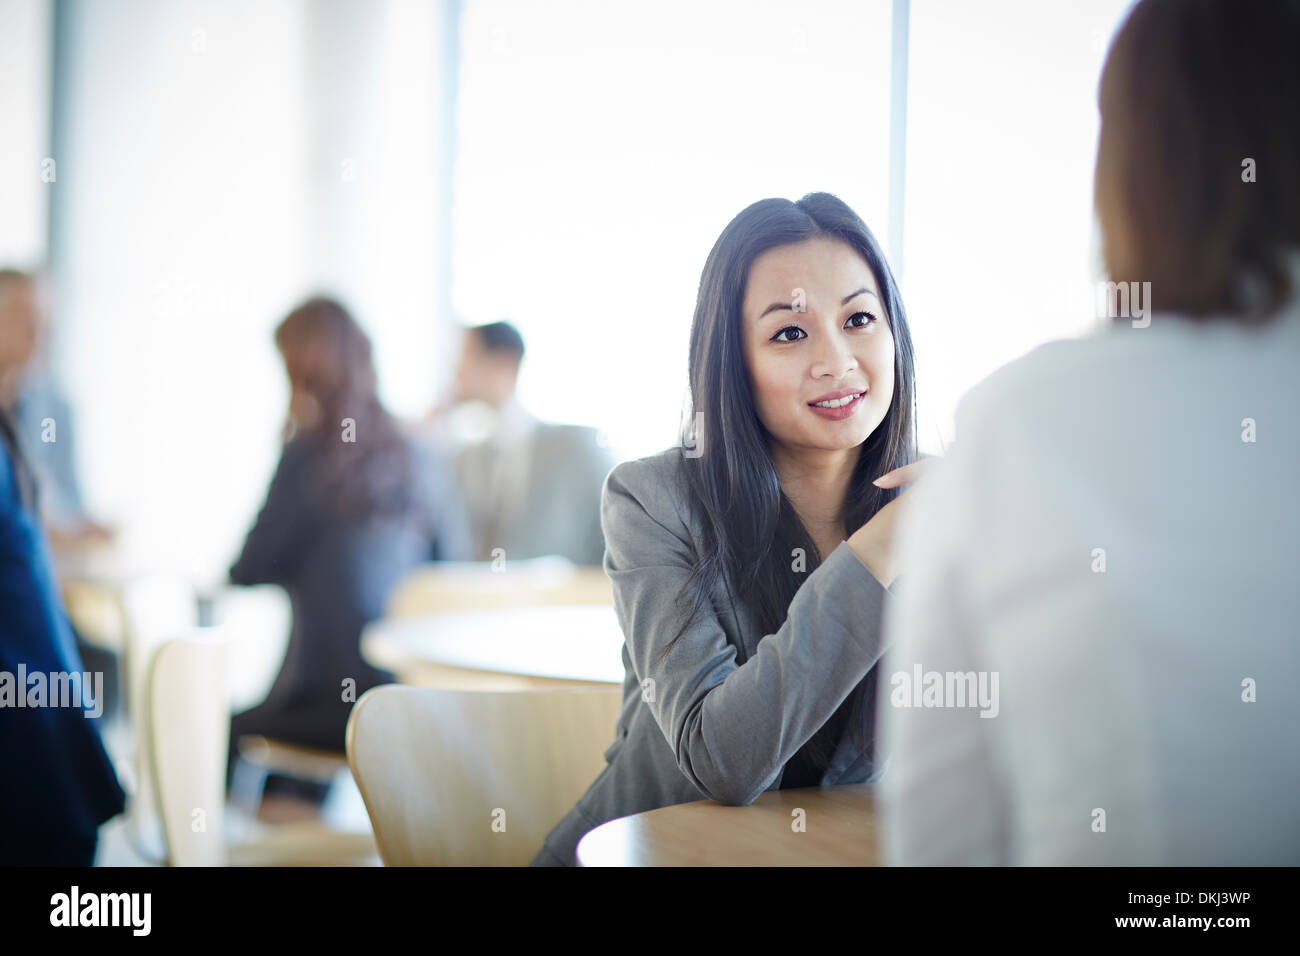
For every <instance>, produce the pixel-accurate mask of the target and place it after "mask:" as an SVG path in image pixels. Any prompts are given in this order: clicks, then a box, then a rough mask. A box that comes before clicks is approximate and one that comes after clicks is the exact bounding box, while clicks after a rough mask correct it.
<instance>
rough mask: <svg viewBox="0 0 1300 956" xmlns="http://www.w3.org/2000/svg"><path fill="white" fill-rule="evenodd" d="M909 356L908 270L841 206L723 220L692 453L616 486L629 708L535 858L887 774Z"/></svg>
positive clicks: (678, 450)
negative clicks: (665, 815)
mask: <svg viewBox="0 0 1300 956" xmlns="http://www.w3.org/2000/svg"><path fill="white" fill-rule="evenodd" d="M912 366H913V363H912V346H911V335H910V333H909V331H908V328H907V318H906V313H905V312H904V309H903V303H902V299H901V297H900V296H899V293H898V287H897V285H896V283H895V282H894V277H893V275H892V273H891V272H890V269H889V266H888V264H887V263H886V262H885V258H884V255H883V254H882V252H881V250H880V246H879V244H878V243H877V242H876V239H875V237H874V236H873V235H872V234H871V232H870V230H869V229H867V227H866V225H865V224H864V223H863V222H862V220H861V219H860V218H859V217H858V216H857V214H856V213H854V212H853V210H851V209H850V208H849V207H848V206H847V205H845V204H844V203H843V202H841V201H840V200H839V199H837V198H836V197H834V196H831V195H829V194H827V193H813V194H810V195H808V196H805V197H804V198H803V199H801V200H799V201H798V202H790V201H788V200H784V199H765V200H762V201H760V202H757V203H754V204H753V205H751V206H749V207H748V208H746V209H744V210H743V211H742V212H741V213H740V214H739V215H738V216H736V217H735V218H734V219H733V220H732V221H731V223H730V224H729V225H728V226H727V227H726V229H724V230H723V232H722V235H721V236H720V237H719V238H718V240H717V242H716V243H715V244H714V247H713V251H712V252H711V253H710V254H709V257H708V260H707V261H706V263H705V266H704V273H703V276H702V277H701V280H700V287H699V298H698V301H697V304H696V309H695V317H694V321H693V324H692V328H691V350H690V365H689V373H690V383H691V406H692V411H693V414H692V415H690V416H688V418H689V419H690V420H691V425H690V427H689V428H688V429H687V430H686V432H685V434H683V435H682V446H681V447H673V448H669V449H667V450H666V451H663V452H660V453H659V454H657V455H651V456H649V457H646V458H642V459H639V460H636V461H629V462H624V463H623V464H621V465H619V466H618V467H617V468H615V469H614V470H613V471H612V472H611V473H610V474H609V477H608V478H607V479H606V485H605V495H604V501H603V505H602V514H601V518H602V526H603V530H604V532H605V539H606V553H605V571H606V573H608V575H609V577H610V581H611V583H612V586H613V593H614V604H615V608H616V610H617V611H618V615H619V621H620V624H621V625H622V628H623V634H624V646H623V663H624V669H625V675H626V676H625V678H624V700H623V710H622V713H621V714H620V716H619V721H618V727H617V730H616V733H615V738H614V741H613V742H612V743H611V744H610V746H609V748H608V749H607V750H606V752H605V757H606V760H607V761H608V765H607V766H606V768H605V769H604V771H603V772H602V773H601V775H600V776H599V777H598V778H597V779H596V780H595V781H594V782H593V783H592V785H591V786H590V787H589V788H588V789H587V792H586V793H585V794H583V796H582V798H581V799H579V801H578V803H577V805H576V806H575V807H574V808H573V809H572V810H571V811H570V813H569V814H568V815H567V816H566V817H565V818H564V819H563V820H562V821H561V822H560V823H559V824H558V825H557V826H556V827H555V829H554V830H553V831H552V832H551V833H550V834H549V835H548V837H547V839H546V843H545V846H544V847H543V848H542V850H541V852H540V853H539V854H538V856H537V858H536V860H535V861H534V862H535V863H536V864H539V865H541V864H545V865H572V863H573V862H574V848H575V847H576V845H577V843H578V840H579V839H581V837H582V836H583V834H584V833H586V832H587V831H588V830H590V829H592V828H594V827H596V826H598V825H600V824H601V823H604V822H605V821H607V820H612V819H615V818H617V817H622V816H627V815H629V814H633V813H639V812H641V811H644V810H650V809H655V808H658V807H664V806H669V805H672V804H678V803H686V802H689V801H692V800H698V799H699V798H700V797H701V796H705V797H712V798H713V799H715V800H718V801H721V802H723V803H730V804H748V803H751V802H753V800H754V799H755V798H757V797H758V795H759V794H760V793H762V792H763V791H765V790H774V789H788V788H791V787H803V786H812V785H818V784H825V785H831V784H846V783H862V782H865V781H867V780H871V779H874V778H875V777H876V775H877V774H878V763H879V761H878V760H877V756H876V754H875V752H874V747H873V726H872V724H873V720H874V713H875V708H874V701H875V696H876V687H877V684H878V680H877V667H876V664H877V661H878V660H879V659H880V656H881V654H882V653H883V650H884V648H883V645H882V643H881V641H880V621H881V613H882V609H883V607H884V606H885V603H886V601H887V597H886V596H887V595H888V593H889V592H888V590H887V588H888V587H889V584H890V582H891V581H892V580H893V571H892V561H891V560H890V555H891V553H892V536H893V525H894V522H895V520H896V517H897V513H898V508H899V505H900V504H901V500H902V499H900V498H899V493H898V490H897V487H896V486H897V485H898V484H901V483H902V482H903V481H906V480H907V478H908V476H909V475H910V472H909V471H908V470H907V468H906V466H909V465H911V464H912V463H913V462H914V460H915V457H916V451H915V443H914V438H913V436H914V424H913V422H914V416H915V413H914V388H913V367H912ZM843 398H849V399H850V401H849V402H848V403H847V404H839V400H841V399H843ZM830 404H837V407H835V408H829V407H826V406H828V405H830ZM819 406H821V407H819ZM891 472H900V474H898V475H894V476H893V477H892V478H891V479H889V480H884V481H880V483H879V484H878V483H876V480H878V479H879V478H883V476H884V475H885V474H887V473H891Z"/></svg>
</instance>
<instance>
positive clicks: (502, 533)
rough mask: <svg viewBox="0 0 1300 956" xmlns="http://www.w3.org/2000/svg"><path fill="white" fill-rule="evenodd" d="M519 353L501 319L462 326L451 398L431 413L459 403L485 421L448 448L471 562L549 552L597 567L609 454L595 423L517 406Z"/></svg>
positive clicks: (517, 339)
mask: <svg viewBox="0 0 1300 956" xmlns="http://www.w3.org/2000/svg"><path fill="white" fill-rule="evenodd" d="M523 358H524V340H523V337H522V336H521V335H520V334H519V331H518V330H517V329H516V328H515V327H514V326H513V325H512V324H510V323H509V322H492V323H489V324H488V325H480V326H476V327H474V328H470V329H466V330H465V334H464V337H463V339H462V344H461V353H460V358H459V361H458V363H457V367H456V375H455V380H454V382H453V385H452V391H451V396H450V398H449V400H448V401H447V402H445V403H444V404H443V405H442V406H440V407H439V409H437V410H435V412H434V413H433V417H434V418H439V417H442V416H445V415H447V414H448V413H450V412H451V411H452V409H454V408H459V409H467V408H468V409H470V410H473V411H478V412H481V413H483V414H482V415H481V416H479V417H480V418H481V419H485V422H484V423H480V424H479V425H478V428H479V429H480V430H481V431H483V432H486V437H482V438H481V440H476V441H471V442H468V443H466V444H465V445H464V446H463V447H461V448H459V449H457V450H456V451H455V468H456V476H457V483H458V486H459V488H460V491H461V495H462V497H463V499H464V501H465V504H466V506H467V508H468V511H469V518H470V523H471V527H472V529H473V536H474V552H473V553H474V558H473V560H475V561H491V560H494V559H496V558H498V557H504V558H505V559H506V560H510V559H525V558H537V557H542V556H545V555H553V554H555V555H560V556H562V557H565V558H568V559H569V560H570V561H572V562H573V563H574V564H578V565H585V566H590V567H596V566H599V565H600V564H601V562H602V561H603V560H604V557H605V538H604V535H603V534H602V533H601V529H600V497H601V488H602V486H603V485H604V482H605V476H606V475H607V474H609V471H610V469H611V468H613V467H614V460H613V455H612V454H611V453H610V452H609V450H608V449H606V448H605V447H603V445H602V444H601V442H600V441H599V438H598V432H597V430H596V429H594V428H590V427H587V426H583V425H560V424H554V423H550V422H543V421H540V420H538V419H537V418H535V417H534V416H533V415H532V414H530V413H529V411H528V410H527V409H526V408H524V406H523V405H522V404H521V403H520V401H519V398H518V396H517V394H516V385H517V383H518V380H519V369H520V366H521V364H522V363H523ZM467 417H469V416H467ZM498 549H500V550H498Z"/></svg>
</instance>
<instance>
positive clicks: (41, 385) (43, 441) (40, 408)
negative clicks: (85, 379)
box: [0, 269, 112, 547]
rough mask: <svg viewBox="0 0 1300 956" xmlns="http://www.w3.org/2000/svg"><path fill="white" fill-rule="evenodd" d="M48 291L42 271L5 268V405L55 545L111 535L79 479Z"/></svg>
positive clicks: (0, 314) (0, 306)
mask: <svg viewBox="0 0 1300 956" xmlns="http://www.w3.org/2000/svg"><path fill="white" fill-rule="evenodd" d="M45 311H46V309H45V297H44V294H43V291H42V288H41V284H40V282H39V281H38V280H37V277H36V276H34V275H31V274H29V273H26V272H21V271H19V270H17V269H0V330H2V331H0V335H4V337H5V340H6V343H7V347H6V349H5V352H4V354H3V355H2V356H0V405H3V406H4V407H5V409H6V410H8V411H9V412H10V414H11V416H12V419H13V422H14V425H15V428H16V430H17V432H18V434H19V435H20V436H21V440H22V442H23V447H24V450H25V452H26V453H27V458H28V460H29V461H30V463H31V466H32V468H33V470H34V471H35V472H36V475H37V478H38V480H39V481H40V483H41V518H42V520H43V522H44V523H45V526H46V529H47V530H48V532H49V535H50V540H51V541H52V542H53V543H54V544H55V546H56V547H57V546H60V545H64V544H69V545H76V544H80V543H94V542H102V541H108V540H110V539H111V537H112V532H111V531H110V530H109V529H107V528H105V527H104V526H103V525H101V524H99V523H98V522H96V521H93V520H92V519H91V518H90V516H89V515H88V514H87V513H86V508H85V505H84V504H83V502H82V497H81V486H80V482H79V481H78V479H77V462H76V443H75V441H74V432H73V422H72V410H71V407H70V406H69V404H68V402H67V400H66V399H65V398H64V396H63V394H62V392H61V390H60V389H59V388H58V386H57V385H56V384H55V382H54V380H53V378H52V377H51V375H50V374H49V370H48V369H47V368H46V367H45V362H44V345H45V338H46V333H47V323H46V319H45Z"/></svg>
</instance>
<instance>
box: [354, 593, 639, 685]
mask: <svg viewBox="0 0 1300 956" xmlns="http://www.w3.org/2000/svg"><path fill="white" fill-rule="evenodd" d="M622 649H623V632H622V629H621V628H620V627H619V623H618V615H617V614H615V613H614V609H613V608H612V607H609V606H586V605H557V606H543V607H509V608H499V609H496V610H477V611H455V612H449V613H445V614H433V615H428V616H425V617H416V618H384V619H382V620H379V621H375V622H374V623H372V624H370V625H369V626H368V627H367V628H366V629H365V631H364V632H362V637H361V653H362V656H363V657H365V659H366V660H367V661H369V662H370V663H371V664H373V665H374V666H375V667H379V668H382V669H384V670H389V671H392V672H393V673H394V674H395V675H396V677H397V679H398V680H399V681H401V682H402V683H404V684H416V685H419V686H423V687H462V688H472V689H480V690H489V689H502V690H504V689H515V688H532V687H558V686H573V685H574V684H591V685H600V686H608V685H610V684H622V683H623V676H624V671H623V659H622Z"/></svg>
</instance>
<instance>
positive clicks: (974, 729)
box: [878, 273, 1300, 865]
mask: <svg viewBox="0 0 1300 956" xmlns="http://www.w3.org/2000/svg"><path fill="white" fill-rule="evenodd" d="M1297 288H1300V273H1298V278H1297ZM957 427H958V434H957V437H958V442H957V444H955V445H954V446H953V447H952V448H951V449H950V452H949V455H948V457H947V459H946V460H945V461H944V462H943V463H941V464H940V465H939V466H938V467H936V468H935V469H934V472H933V473H932V474H931V475H928V476H927V477H926V478H925V479H923V480H922V481H921V482H920V483H918V486H917V487H916V489H915V490H914V492H913V493H914V495H915V498H914V500H913V501H912V503H911V508H910V510H909V511H908V512H907V513H906V515H905V520H904V524H903V526H902V528H901V529H900V536H901V540H900V549H901V550H900V567H902V568H903V569H904V572H905V576H900V579H899V580H900V585H899V588H898V591H899V597H898V598H897V599H896V600H895V601H894V602H892V604H891V605H890V606H889V608H888V610H887V622H886V626H887V633H886V640H887V641H890V642H892V647H891V649H890V651H889V652H888V655H887V657H886V661H885V667H884V669H883V671H882V674H881V679H882V684H881V689H880V695H879V701H880V710H879V727H880V730H879V734H880V736H879V748H880V752H881V754H882V755H888V760H889V763H888V765H887V767H886V769H885V772H884V775H883V778H882V779H881V781H880V783H879V784H878V789H879V792H878V806H879V812H880V818H881V822H882V832H883V834H884V837H883V840H884V846H883V852H884V854H885V858H886V862H889V863H893V864H904V865H911V864H935V863H938V864H976V865H981V864H1030V865H1052V864H1138V865H1148V864H1150V865H1159V864H1166V865H1184V864H1292V865H1294V864H1296V863H1300V304H1298V303H1297V300H1296V299H1295V298H1293V299H1292V304H1291V306H1290V307H1289V308H1288V309H1287V310H1286V311H1285V313H1284V314H1283V315H1282V316H1280V317H1279V318H1278V320H1277V321H1275V322H1274V323H1273V324H1272V325H1270V326H1268V327H1267V328H1265V329H1262V330H1254V331H1252V330H1246V329H1242V328H1239V327H1236V326H1233V325H1231V324H1230V323H1222V322H1213V323H1209V324H1206V325H1198V324H1195V323H1192V322H1187V321H1183V320H1179V319H1178V318H1176V317H1174V316H1170V315H1161V314H1160V313H1154V314H1153V315H1152V316H1151V322H1150V325H1149V326H1148V327H1146V328H1133V327H1131V326H1130V325H1128V324H1125V325H1122V326H1114V327H1110V328H1108V329H1106V330H1105V331H1103V332H1100V333H1098V334H1096V335H1094V336H1092V337H1090V338H1087V339H1083V340H1079V341H1069V342H1057V343H1052V344H1049V345H1046V346H1043V347H1041V348H1039V349H1038V350H1036V351H1034V352H1033V353H1031V354H1030V355H1028V356H1026V357H1025V358H1023V359H1021V360H1019V361H1016V362H1014V363H1012V364H1011V365H1009V366H1007V367H1005V368H1003V369H1001V370H1000V371H999V372H997V373H996V374H994V375H993V376H992V377H990V378H989V379H988V380H986V381H985V382H983V383H981V384H980V385H979V386H977V387H976V388H975V389H973V390H972V391H971V393H970V394H968V395H967V397H966V398H965V399H964V400H963V402H962V404H961V406H960V408H959V410H958V414H957ZM981 690H982V691H983V694H981V693H980V692H981ZM939 705H943V706H939ZM982 714H983V715H987V716H982Z"/></svg>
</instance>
